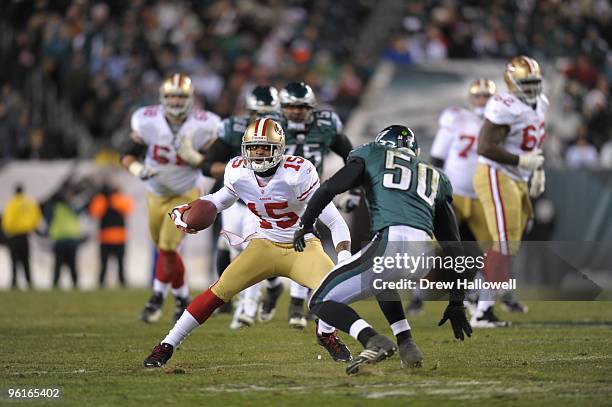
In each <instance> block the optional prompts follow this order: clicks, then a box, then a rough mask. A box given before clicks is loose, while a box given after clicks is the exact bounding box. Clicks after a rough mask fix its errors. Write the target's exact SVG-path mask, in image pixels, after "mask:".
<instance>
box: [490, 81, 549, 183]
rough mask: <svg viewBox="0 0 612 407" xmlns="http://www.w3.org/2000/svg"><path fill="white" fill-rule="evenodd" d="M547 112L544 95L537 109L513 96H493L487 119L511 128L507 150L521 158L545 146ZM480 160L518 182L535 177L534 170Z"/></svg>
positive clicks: (537, 104) (499, 94) (539, 99)
mask: <svg viewBox="0 0 612 407" xmlns="http://www.w3.org/2000/svg"><path fill="white" fill-rule="evenodd" d="M547 110H548V99H547V98H546V96H544V95H540V96H538V101H537V103H536V108H535V110H534V109H532V108H531V106H528V105H526V104H525V103H523V102H521V101H520V100H519V99H518V98H517V97H516V96H514V95H513V94H511V93H507V92H502V93H498V94H496V95H494V96H492V97H491V98H490V99H489V101H488V102H487V105H486V107H485V118H486V119H487V120H489V121H490V122H491V123H494V124H500V125H502V124H505V125H507V126H509V127H510V132H509V133H508V136H507V137H506V140H505V141H504V143H503V147H504V148H505V149H506V150H507V151H508V152H510V153H512V154H516V155H521V154H525V153H527V152H528V151H531V150H533V149H534V148H536V147H538V148H539V147H540V146H541V145H542V142H543V141H544V136H545V132H544V117H545V116H546V111H547ZM478 160H479V161H480V162H483V163H486V164H488V165H490V166H492V167H495V168H498V169H500V170H502V171H504V172H505V173H507V174H508V175H509V176H510V177H511V178H513V179H515V180H520V181H527V180H529V177H530V176H531V171H527V170H524V169H521V168H519V167H518V166H516V165H508V164H500V163H498V162H495V161H493V160H490V159H488V158H486V157H482V156H480V157H478Z"/></svg>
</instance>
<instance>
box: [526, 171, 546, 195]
mask: <svg viewBox="0 0 612 407" xmlns="http://www.w3.org/2000/svg"><path fill="white" fill-rule="evenodd" d="M545 188H546V174H545V173H544V168H541V167H540V168H538V169H537V170H535V171H534V172H533V175H532V176H531V185H530V186H529V196H530V197H532V198H537V197H539V196H540V195H542V194H543V193H544V189H545Z"/></svg>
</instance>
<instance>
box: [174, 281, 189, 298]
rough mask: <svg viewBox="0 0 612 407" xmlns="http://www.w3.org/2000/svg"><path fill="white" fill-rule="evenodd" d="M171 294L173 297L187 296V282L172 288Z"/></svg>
mask: <svg viewBox="0 0 612 407" xmlns="http://www.w3.org/2000/svg"><path fill="white" fill-rule="evenodd" d="M172 294H173V295H174V298H183V299H184V298H189V287H187V284H183V285H182V286H180V287H179V288H173V289H172Z"/></svg>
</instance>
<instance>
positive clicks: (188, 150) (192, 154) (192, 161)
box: [176, 134, 204, 167]
mask: <svg viewBox="0 0 612 407" xmlns="http://www.w3.org/2000/svg"><path fill="white" fill-rule="evenodd" d="M176 145H177V146H178V147H177V148H176V153H177V154H178V155H179V157H181V158H182V159H183V160H184V161H186V162H187V163H188V164H189V165H191V166H192V167H197V166H199V165H200V164H201V163H202V161H203V160H204V156H203V155H202V154H201V153H200V152H198V151H197V150H196V149H195V148H193V143H192V142H191V138H189V137H187V136H185V135H184V134H179V135H178V136H177V139H176Z"/></svg>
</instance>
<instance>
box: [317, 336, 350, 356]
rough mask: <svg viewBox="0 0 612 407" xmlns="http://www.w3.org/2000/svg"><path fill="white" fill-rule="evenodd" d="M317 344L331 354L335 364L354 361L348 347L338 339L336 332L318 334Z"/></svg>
mask: <svg viewBox="0 0 612 407" xmlns="http://www.w3.org/2000/svg"><path fill="white" fill-rule="evenodd" d="M317 343H318V344H319V345H321V346H323V347H324V348H325V350H327V352H329V356H331V357H332V359H333V360H334V362H350V361H351V360H352V359H353V357H352V355H351V351H350V350H349V348H348V346H346V345H345V344H344V342H342V340H340V338H338V336H337V335H336V332H333V333H330V334H326V333H324V334H321V335H319V334H318V333H317Z"/></svg>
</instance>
